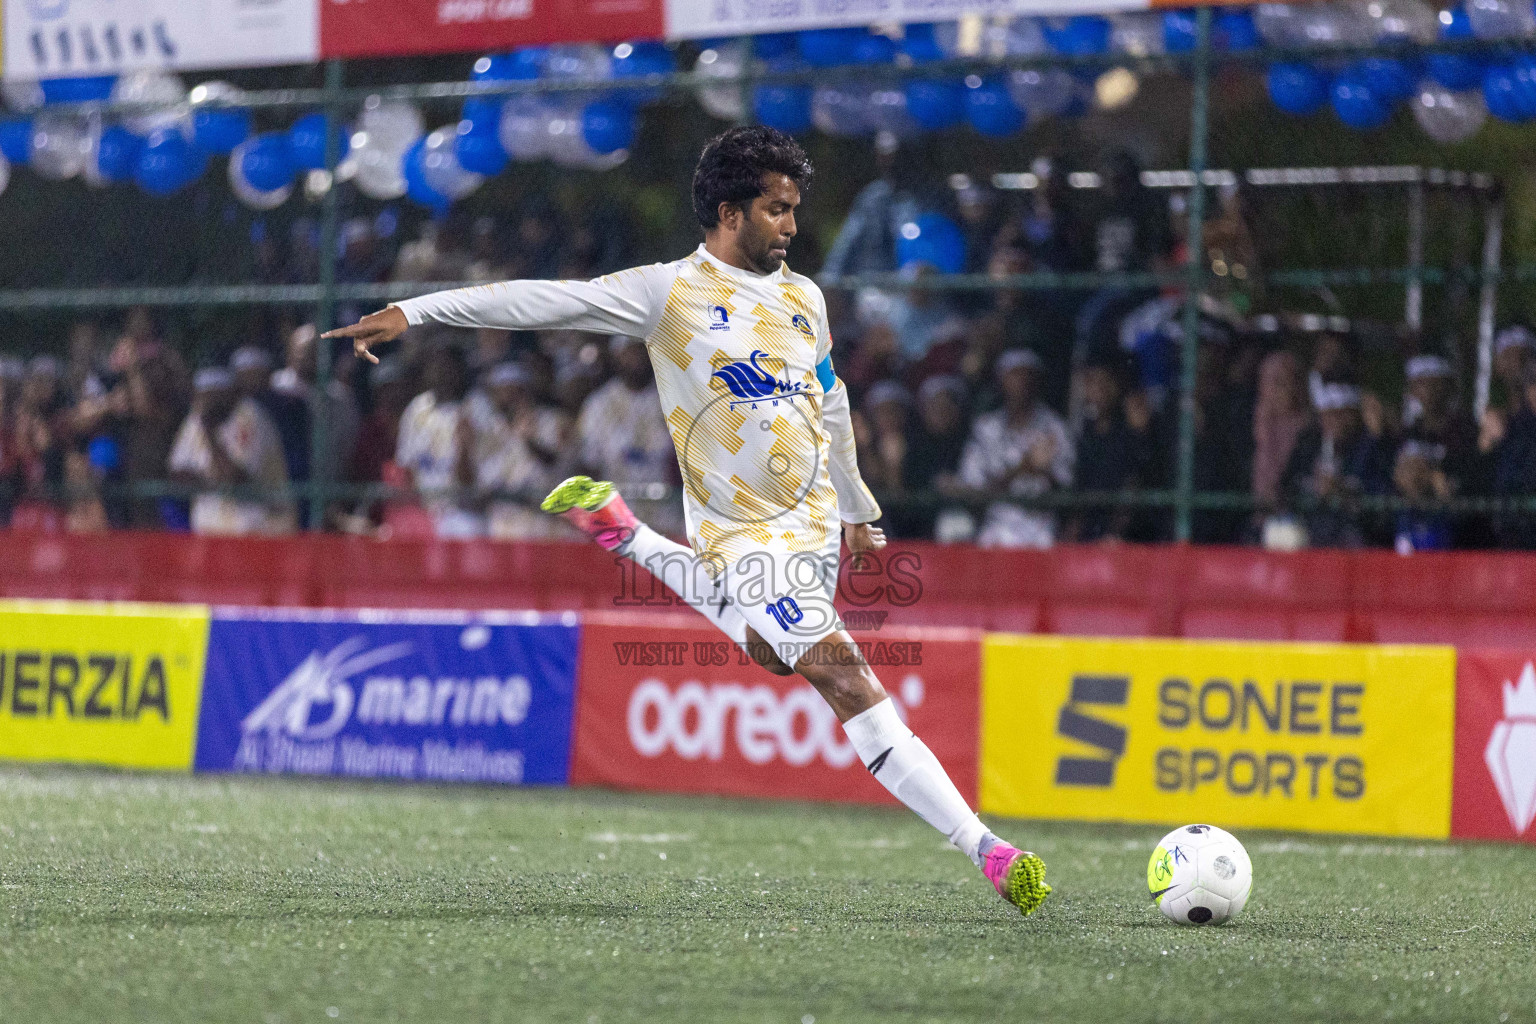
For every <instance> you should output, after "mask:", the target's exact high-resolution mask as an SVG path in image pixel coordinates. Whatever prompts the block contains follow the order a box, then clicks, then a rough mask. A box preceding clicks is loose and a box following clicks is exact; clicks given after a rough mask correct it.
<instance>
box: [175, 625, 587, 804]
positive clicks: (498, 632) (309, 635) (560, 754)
mask: <svg viewBox="0 0 1536 1024" xmlns="http://www.w3.org/2000/svg"><path fill="white" fill-rule="evenodd" d="M576 633H577V630H576V627H575V626H574V625H564V624H560V623H559V622H558V621H555V620H545V621H541V620H540V617H539V616H538V615H518V616H509V615H499V616H495V615H488V616H469V615H462V614H454V613H440V614H437V615H432V614H428V613H414V614H409V613H407V614H400V615H391V614H387V613H378V612H375V613H372V614H364V615H349V614H336V613H329V614H327V613H318V614H310V615H305V614H304V613H301V612H274V613H268V614H263V613H260V612H256V611H251V612H221V613H220V614H218V615H217V616H216V617H215V619H214V623H213V626H212V627H211V630H210V634H209V635H210V657H209V661H208V671H207V676H206V679H205V683H204V688H203V708H202V716H201V718H200V720H199V723H198V732H197V755H196V768H197V770H198V771H235V772H257V773H263V774H289V773H293V774H303V775H352V776H360V777H376V778H403V779H429V780H433V781H448V782H492V783H501V784H512V785H516V784H520V783H525V782H526V783H545V784H549V783H563V782H565V780H566V771H567V766H568V764H569V760H570V739H571V709H572V706H573V704H574V701H575V685H576V680H575V676H576Z"/></svg>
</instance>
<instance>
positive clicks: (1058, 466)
mask: <svg viewBox="0 0 1536 1024" xmlns="http://www.w3.org/2000/svg"><path fill="white" fill-rule="evenodd" d="M996 369H997V377H998V385H999V388H1000V389H1001V391H1002V395H1003V407H1002V408H1001V409H999V410H997V411H996V412H989V413H986V414H985V415H982V416H978V417H976V422H975V424H973V425H972V427H971V439H970V441H969V442H968V443H967V444H966V446H965V454H964V455H963V456H962V457H961V459H960V483H961V484H962V485H963V486H964V487H966V488H969V489H970V490H971V491H973V492H975V493H978V494H996V493H998V492H999V491H1001V492H1003V493H1005V494H1008V495H1010V496H1015V497H1021V498H1035V497H1040V496H1041V495H1044V494H1047V493H1049V492H1051V491H1055V490H1061V489H1065V488H1067V487H1070V486H1072V472H1073V467H1074V464H1075V462H1076V452H1075V451H1074V449H1073V445H1072V436H1071V435H1070V434H1069V433H1068V432H1067V425H1066V422H1065V421H1064V420H1063V419H1062V418H1061V417H1060V416H1058V415H1057V414H1056V412H1055V411H1054V410H1052V409H1050V408H1049V407H1047V406H1046V405H1045V404H1043V403H1042V402H1040V401H1039V391H1040V377H1041V372H1042V370H1043V369H1044V364H1043V363H1042V362H1041V360H1040V357H1039V356H1038V355H1036V354H1035V353H1034V352H1033V351H1031V350H1029V349H1027V348H1016V349H1009V350H1007V351H1005V352H1003V354H1002V355H1000V356H998V357H997V363H996ZM1055 539H1056V516H1055V515H1054V514H1053V513H1051V512H1049V511H1042V510H1038V509H1028V508H1025V507H1023V506H1021V505H1015V504H1012V503H1010V502H1007V501H995V502H993V503H992V504H991V505H989V506H988V508H987V515H986V521H985V522H984V523H983V524H982V528H981V533H980V535H979V536H978V537H977V541H978V543H980V544H981V545H982V546H983V547H1009V548H1045V547H1050V546H1051V544H1052V543H1054V542H1055Z"/></svg>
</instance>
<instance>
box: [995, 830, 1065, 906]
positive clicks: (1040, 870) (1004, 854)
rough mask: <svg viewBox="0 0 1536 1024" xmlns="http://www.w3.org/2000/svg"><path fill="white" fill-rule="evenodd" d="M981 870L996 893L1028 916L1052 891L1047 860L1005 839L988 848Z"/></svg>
mask: <svg viewBox="0 0 1536 1024" xmlns="http://www.w3.org/2000/svg"><path fill="white" fill-rule="evenodd" d="M981 871H982V874H984V875H986V876H987V881H989V882H991V883H992V887H993V888H995V889H996V890H997V894H998V895H999V896H1001V897H1002V898H1003V899H1005V900H1007V901H1008V902H1009V903H1012V904H1013V905H1014V906H1016V907H1018V908H1019V913H1021V914H1023V915H1024V916H1025V917H1028V916H1029V915H1030V914H1033V913H1034V912H1035V911H1036V910H1037V909H1039V907H1040V904H1042V903H1044V902H1045V898H1046V897H1047V896H1049V895H1050V894H1051V887H1050V886H1049V885H1047V884H1046V881H1045V861H1043V860H1041V859H1040V858H1039V857H1037V856H1035V855H1034V854H1033V853H1029V852H1028V851H1026V850H1020V849H1019V848H1018V847H1016V846H1010V845H1008V844H1007V843H1004V842H999V843H998V844H997V845H996V846H993V847H992V849H990V850H988V851H987V859H986V862H985V863H983V864H982V866H981Z"/></svg>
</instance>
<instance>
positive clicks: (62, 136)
mask: <svg viewBox="0 0 1536 1024" xmlns="http://www.w3.org/2000/svg"><path fill="white" fill-rule="evenodd" d="M86 150H87V144H86V126H85V124H84V122H83V121H81V119H80V118H78V117H75V116H73V115H70V114H56V113H49V112H47V111H44V112H43V113H41V114H39V115H37V117H36V118H35V119H34V120H33V122H32V141H31V152H30V154H29V155H28V158H27V163H28V165H29V166H30V167H31V168H32V169H33V170H34V171H36V172H37V173H38V174H40V175H42V176H43V177H45V178H50V179H52V180H54V181H63V180H65V179H67V178H73V177H74V176H75V175H77V174H79V173H80V172H81V171H82V170H84V168H85V157H86Z"/></svg>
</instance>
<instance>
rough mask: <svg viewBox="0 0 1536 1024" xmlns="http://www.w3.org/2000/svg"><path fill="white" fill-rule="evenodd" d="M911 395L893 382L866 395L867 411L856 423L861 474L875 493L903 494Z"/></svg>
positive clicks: (883, 384) (882, 382)
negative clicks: (908, 412)
mask: <svg viewBox="0 0 1536 1024" xmlns="http://www.w3.org/2000/svg"><path fill="white" fill-rule="evenodd" d="M911 404H912V395H911V394H910V393H909V392H908V391H907V389H906V388H904V387H902V386H901V385H900V384H898V383H896V382H895V381H893V380H882V381H877V382H876V383H875V384H874V386H873V387H871V388H870V389H869V390H868V391H867V392H865V395H864V408H863V409H862V410H861V411H860V412H859V414H858V415H857V417H856V419H855V420H854V435H855V437H856V438H857V443H858V453H859V460H860V461H861V462H862V463H863V465H862V467H861V469H860V472H861V473H862V474H863V477H864V482H865V483H867V484H869V486H870V487H871V488H873V489H874V490H876V491H879V492H882V493H886V494H900V493H901V492H902V491H903V490H904V489H905V481H904V479H903V476H904V473H905V469H906V462H907V457H908V454H909V451H910V449H909V448H908V446H907V411H908V409H909V408H910V407H911Z"/></svg>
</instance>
